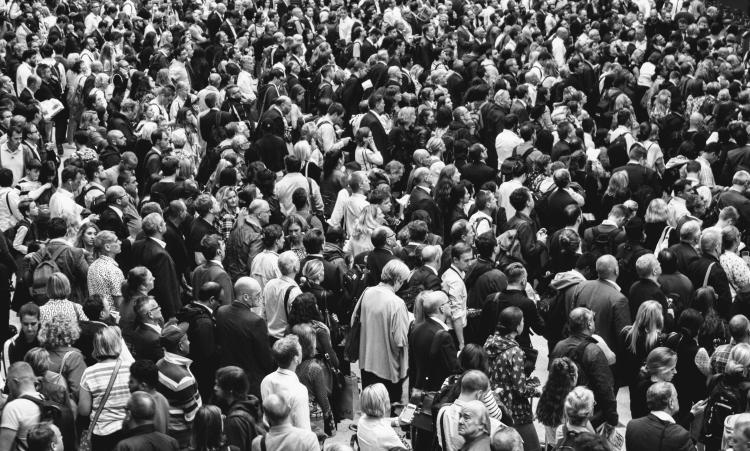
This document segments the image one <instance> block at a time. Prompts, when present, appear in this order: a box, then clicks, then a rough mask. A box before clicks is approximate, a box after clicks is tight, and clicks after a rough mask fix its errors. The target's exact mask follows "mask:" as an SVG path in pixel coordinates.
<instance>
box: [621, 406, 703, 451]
mask: <svg viewBox="0 0 750 451" xmlns="http://www.w3.org/2000/svg"><path fill="white" fill-rule="evenodd" d="M625 447H626V448H627V449H653V450H661V451H691V450H695V445H694V444H693V442H692V440H691V439H690V433H689V432H688V431H687V430H685V428H684V427H682V426H680V425H679V424H675V423H669V422H666V421H664V420H661V419H659V418H658V417H656V416H655V415H654V414H652V413H649V414H648V415H646V416H645V417H643V418H637V419H635V420H631V421H630V422H629V423H628V426H627V428H626V429H625Z"/></svg>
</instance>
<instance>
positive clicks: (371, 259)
mask: <svg viewBox="0 0 750 451" xmlns="http://www.w3.org/2000/svg"><path fill="white" fill-rule="evenodd" d="M395 258H397V257H396V256H395V255H393V252H391V251H389V250H387V249H379V248H375V249H373V250H372V251H370V253H369V254H368V255H367V269H369V270H370V273H369V274H368V275H367V286H368V287H374V286H375V285H377V284H379V283H380V274H381V273H382V272H383V267H384V266H385V265H386V263H388V262H389V261H391V260H393V259H395Z"/></svg>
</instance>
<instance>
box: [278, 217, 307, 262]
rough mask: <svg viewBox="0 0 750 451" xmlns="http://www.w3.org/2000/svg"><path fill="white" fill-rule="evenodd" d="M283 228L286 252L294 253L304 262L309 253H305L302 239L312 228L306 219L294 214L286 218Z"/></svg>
mask: <svg viewBox="0 0 750 451" xmlns="http://www.w3.org/2000/svg"><path fill="white" fill-rule="evenodd" d="M282 228H283V229H284V236H285V237H286V244H285V245H284V250H285V251H292V252H294V253H295V254H296V255H297V258H299V260H300V261H302V260H304V259H305V257H307V252H306V251H305V246H304V245H303V244H302V237H304V236H305V233H306V232H307V230H308V229H309V228H310V226H309V225H308V224H307V221H305V218H303V217H302V216H300V215H297V214H294V213H292V214H290V215H289V216H287V217H286V219H285V220H284V224H283V225H282Z"/></svg>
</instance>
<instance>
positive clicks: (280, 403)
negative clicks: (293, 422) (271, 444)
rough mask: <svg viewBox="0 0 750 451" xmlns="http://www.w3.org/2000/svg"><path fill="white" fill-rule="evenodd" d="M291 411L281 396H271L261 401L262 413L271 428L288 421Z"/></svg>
mask: <svg viewBox="0 0 750 451" xmlns="http://www.w3.org/2000/svg"><path fill="white" fill-rule="evenodd" d="M291 410H292V409H291V407H290V406H289V403H288V402H287V400H286V399H285V398H284V396H283V394H271V395H268V396H266V397H265V399H263V411H264V412H265V414H266V418H267V419H268V424H270V425H271V426H278V425H280V424H284V423H286V422H287V421H289V412H291Z"/></svg>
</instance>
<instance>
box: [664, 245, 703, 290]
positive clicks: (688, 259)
mask: <svg viewBox="0 0 750 451" xmlns="http://www.w3.org/2000/svg"><path fill="white" fill-rule="evenodd" d="M669 250H670V251H672V252H673V253H674V256H675V258H676V259H677V270H678V271H680V272H681V273H683V274H685V275H687V276H688V277H690V275H689V273H688V267H689V266H690V265H691V264H692V263H693V262H694V261H695V260H697V259H698V258H699V257H700V256H699V255H698V251H696V250H695V248H694V247H693V246H692V245H690V244H688V243H685V242H682V241H681V242H679V243H677V244H675V245H674V246H669ZM702 283H703V281H702V280H701V284H702ZM700 286H701V285H699V286H698V287H700Z"/></svg>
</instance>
